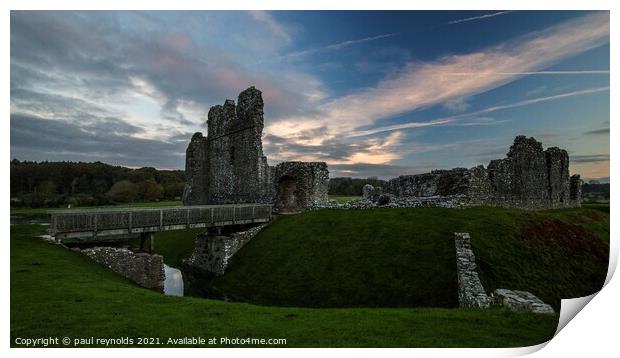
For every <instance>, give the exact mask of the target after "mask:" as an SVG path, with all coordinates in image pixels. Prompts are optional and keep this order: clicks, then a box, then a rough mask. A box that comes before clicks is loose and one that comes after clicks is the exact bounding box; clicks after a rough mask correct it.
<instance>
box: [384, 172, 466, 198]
mask: <svg viewBox="0 0 620 358" xmlns="http://www.w3.org/2000/svg"><path fill="white" fill-rule="evenodd" d="M467 174H468V170H467V169H465V168H454V169H451V170H433V171H432V172H430V173H425V174H418V175H401V176H399V177H398V178H396V179H392V180H390V181H389V182H388V188H389V192H390V193H392V194H394V195H396V196H415V197H429V196H438V195H439V196H447V195H459V194H466V193H467V189H468V177H467Z"/></svg>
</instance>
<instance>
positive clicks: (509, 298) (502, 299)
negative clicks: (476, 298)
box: [491, 288, 555, 314]
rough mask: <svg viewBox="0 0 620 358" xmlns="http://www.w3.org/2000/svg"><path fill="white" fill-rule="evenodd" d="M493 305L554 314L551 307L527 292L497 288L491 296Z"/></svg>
mask: <svg viewBox="0 0 620 358" xmlns="http://www.w3.org/2000/svg"><path fill="white" fill-rule="evenodd" d="M491 300H492V302H493V305H496V306H504V307H508V308H510V309H513V310H516V311H530V312H534V313H543V314H555V311H554V310H553V307H551V306H550V305H548V304H546V303H544V302H543V301H542V300H541V299H540V298H538V297H536V296H534V295H533V294H532V293H530V292H527V291H517V290H507V289H505V288H498V289H496V290H495V291H493V293H492V294H491Z"/></svg>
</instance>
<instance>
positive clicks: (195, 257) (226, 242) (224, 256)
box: [186, 224, 267, 276]
mask: <svg viewBox="0 0 620 358" xmlns="http://www.w3.org/2000/svg"><path fill="white" fill-rule="evenodd" d="M266 226H267V224H263V225H259V226H256V227H253V228H251V229H249V230H246V231H242V232H236V233H233V234H230V235H229V236H216V235H209V234H208V233H207V232H203V233H201V234H199V235H198V236H196V239H195V241H194V251H193V252H192V255H191V256H190V257H189V259H188V260H187V261H186V264H188V265H190V266H192V267H194V268H198V269H201V270H204V271H207V272H210V273H213V274H215V275H216V276H221V275H223V274H224V273H225V272H226V268H227V267H228V264H229V261H230V258H231V257H233V255H234V254H236V253H237V251H239V250H240V249H241V248H242V247H243V246H244V245H245V244H247V243H248V242H249V241H250V240H252V239H253V238H254V237H255V236H256V235H257V234H258V233H259V232H260V231H261V230H262V229H263V228H265V227H266Z"/></svg>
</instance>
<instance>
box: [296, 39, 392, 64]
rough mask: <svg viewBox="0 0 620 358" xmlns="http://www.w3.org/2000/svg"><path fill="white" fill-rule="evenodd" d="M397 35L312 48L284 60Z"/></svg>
mask: <svg viewBox="0 0 620 358" xmlns="http://www.w3.org/2000/svg"><path fill="white" fill-rule="evenodd" d="M396 35H398V34H383V35H376V36H369V37H364V38H361V39H355V40H347V41H342V42H338V43H335V44H330V45H326V46H323V47H317V48H311V49H306V50H302V51H296V52H291V53H289V54H287V55H285V56H284V58H286V59H295V58H300V57H303V56H308V55H312V54H315V53H319V52H324V51H337V50H341V49H343V48H345V47H349V46H353V45H357V44H361V43H364V42H370V41H375V40H380V39H385V38H388V37H393V36H396Z"/></svg>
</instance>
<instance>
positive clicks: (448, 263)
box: [215, 208, 609, 310]
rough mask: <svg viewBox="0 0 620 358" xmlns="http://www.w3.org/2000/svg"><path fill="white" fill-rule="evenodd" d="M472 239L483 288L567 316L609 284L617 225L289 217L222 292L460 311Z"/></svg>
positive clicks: (596, 218)
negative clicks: (461, 247)
mask: <svg viewBox="0 0 620 358" xmlns="http://www.w3.org/2000/svg"><path fill="white" fill-rule="evenodd" d="M455 231H458V232H461V231H463V232H469V233H471V236H472V246H473V249H474V252H475V253H476V258H477V263H478V266H479V271H480V274H481V279H482V281H483V284H484V287H485V288H486V289H487V291H492V290H494V289H495V288H509V289H518V290H526V291H530V292H532V293H534V294H535V295H537V296H538V297H540V298H541V299H543V301H545V302H547V303H550V304H552V305H553V306H554V307H555V308H556V310H557V309H559V304H560V299H561V298H572V297H580V296H584V295H589V294H591V293H594V292H596V291H598V290H599V289H600V288H601V287H602V284H603V282H604V280H605V276H606V273H607V262H608V255H609V215H607V214H605V213H603V212H601V211H598V210H593V209H563V210H550V211H536V212H533V211H524V210H514V209H498V208H469V209H463V210H454V209H442V208H416V209H372V210H319V211H312V212H305V213H302V214H299V215H291V216H282V217H279V218H277V220H276V221H275V222H274V223H273V224H272V225H270V226H269V227H268V228H266V229H265V230H264V231H263V232H261V233H260V234H259V235H258V236H257V237H256V238H255V239H254V240H252V241H251V242H249V243H248V244H247V245H246V246H245V247H244V248H243V250H241V251H240V252H239V253H238V254H237V255H235V256H234V257H233V258H232V260H231V265H230V266H229V268H228V270H227V273H226V274H225V275H224V276H223V277H221V278H219V279H218V280H216V282H215V284H216V286H217V287H218V289H219V290H220V291H221V292H223V293H224V294H226V295H228V296H230V297H233V298H235V299H236V300H241V301H245V302H251V303H258V304H263V305H276V306H302V307H357V306H363V307H376V306H382V307H419V306H427V307H454V306H456V305H457V304H458V302H457V296H456V287H457V280H456V272H455V252H454V250H455V249H454V242H453V240H452V236H453V232H455Z"/></svg>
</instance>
